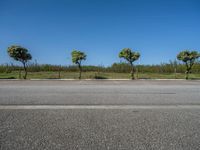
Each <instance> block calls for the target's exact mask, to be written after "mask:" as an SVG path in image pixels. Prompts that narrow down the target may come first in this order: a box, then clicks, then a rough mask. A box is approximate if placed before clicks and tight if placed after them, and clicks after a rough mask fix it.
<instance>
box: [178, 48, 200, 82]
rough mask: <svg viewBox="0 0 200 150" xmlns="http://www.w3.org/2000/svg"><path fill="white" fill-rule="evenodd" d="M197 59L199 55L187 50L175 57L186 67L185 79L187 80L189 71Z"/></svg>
mask: <svg viewBox="0 0 200 150" xmlns="http://www.w3.org/2000/svg"><path fill="white" fill-rule="evenodd" d="M199 57H200V53H198V52H197V51H189V50H184V51H182V52H180V53H179V54H178V55H177V59H178V60H181V61H183V62H184V63H185V65H186V72H185V73H186V79H188V74H189V73H191V69H192V67H193V65H194V63H195V61H196V60H197V59H198V58H199Z"/></svg>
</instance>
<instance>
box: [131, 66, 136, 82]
mask: <svg viewBox="0 0 200 150" xmlns="http://www.w3.org/2000/svg"><path fill="white" fill-rule="evenodd" d="M134 79H135V76H134V66H133V64H132V63H131V80H134Z"/></svg>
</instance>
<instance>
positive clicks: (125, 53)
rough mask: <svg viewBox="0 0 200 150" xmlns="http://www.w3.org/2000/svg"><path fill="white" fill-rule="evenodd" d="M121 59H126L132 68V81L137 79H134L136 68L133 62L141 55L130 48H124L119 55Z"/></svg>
mask: <svg viewBox="0 0 200 150" xmlns="http://www.w3.org/2000/svg"><path fill="white" fill-rule="evenodd" d="M119 57H120V58H124V59H125V60H127V61H128V62H129V64H130V66H131V79H132V80H133V79H135V77H134V72H135V68H134V65H133V62H134V61H136V60H138V59H139V57H140V53H138V52H134V51H132V50H131V49H130V48H124V49H122V50H121V52H120V53H119Z"/></svg>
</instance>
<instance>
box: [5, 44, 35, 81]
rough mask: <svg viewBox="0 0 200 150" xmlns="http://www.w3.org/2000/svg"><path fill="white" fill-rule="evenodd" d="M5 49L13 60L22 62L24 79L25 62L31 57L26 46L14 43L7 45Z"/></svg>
mask: <svg viewBox="0 0 200 150" xmlns="http://www.w3.org/2000/svg"><path fill="white" fill-rule="evenodd" d="M7 51H8V54H9V56H10V57H12V58H13V59H14V60H16V61H20V62H22V64H23V67H24V71H25V75H24V79H26V76H27V66H26V63H27V62H28V61H29V60H31V59H32V56H31V54H30V53H29V52H28V50H27V49H26V48H24V47H21V46H16V45H12V46H11V47H8V50H7Z"/></svg>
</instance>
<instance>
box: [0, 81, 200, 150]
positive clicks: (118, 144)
mask: <svg viewBox="0 0 200 150" xmlns="http://www.w3.org/2000/svg"><path fill="white" fill-rule="evenodd" d="M0 149H2V150H4V149H8V150H13V149H17V150H27V149H29V150H31V149H41V150H43V149H48V150H49V149H50V150H51V149H52V150H60V149H63V150H65V149H83V150H90V149H91V150H96V149H97V150H98V149H111V150H116V149H120V150H126V149H127V150H130V149H141V150H147V149H148V150H149V149H164V150H165V149H166V150H169V149H172V150H174V149H177V150H179V149H180V150H184V149H185V150H188V149H200V82H199V81H0Z"/></svg>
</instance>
